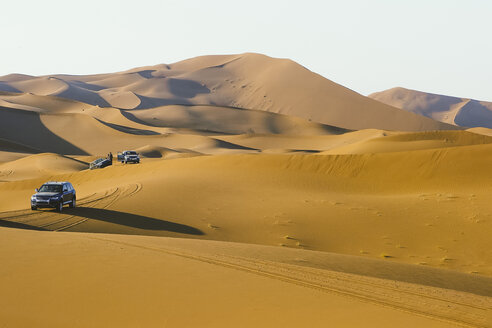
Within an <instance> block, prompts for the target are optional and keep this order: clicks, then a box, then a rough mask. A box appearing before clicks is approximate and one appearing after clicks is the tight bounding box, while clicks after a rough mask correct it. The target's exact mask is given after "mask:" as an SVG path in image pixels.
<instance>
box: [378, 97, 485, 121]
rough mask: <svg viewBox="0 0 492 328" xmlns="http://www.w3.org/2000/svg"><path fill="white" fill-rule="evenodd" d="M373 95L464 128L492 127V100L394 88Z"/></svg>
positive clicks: (414, 111) (403, 107) (383, 100)
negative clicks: (478, 99) (486, 100)
mask: <svg viewBox="0 0 492 328" xmlns="http://www.w3.org/2000/svg"><path fill="white" fill-rule="evenodd" d="M369 97H370V98H373V99H375V100H378V101H380V102H383V103H385V104H388V105H391V106H394V107H397V108H401V109H404V110H406V111H409V112H412V113H416V114H420V115H424V116H427V117H430V118H432V119H434V120H437V121H441V122H445V123H449V124H454V125H457V126H463V127H485V128H492V103H490V102H485V101H477V100H473V99H466V98H458V97H450V96H443V95H437V94H432V93H426V92H421V91H416V90H409V89H405V88H393V89H389V90H385V91H381V92H376V93H373V94H371V95H369Z"/></svg>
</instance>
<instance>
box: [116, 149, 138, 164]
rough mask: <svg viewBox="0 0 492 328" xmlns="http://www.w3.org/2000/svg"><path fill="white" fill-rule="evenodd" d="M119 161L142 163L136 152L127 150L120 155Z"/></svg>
mask: <svg viewBox="0 0 492 328" xmlns="http://www.w3.org/2000/svg"><path fill="white" fill-rule="evenodd" d="M118 161H121V163H125V164H126V163H140V157H139V156H138V154H137V152H136V151H133V150H125V151H124V152H122V153H118Z"/></svg>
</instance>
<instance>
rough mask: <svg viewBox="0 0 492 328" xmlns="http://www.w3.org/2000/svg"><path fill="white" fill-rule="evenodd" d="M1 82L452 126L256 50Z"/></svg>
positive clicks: (160, 101)
mask: <svg viewBox="0 0 492 328" xmlns="http://www.w3.org/2000/svg"><path fill="white" fill-rule="evenodd" d="M0 82H2V83H3V84H4V85H5V86H10V87H11V88H14V89H16V90H20V91H22V92H24V93H32V94H36V95H49V96H52V95H57V96H59V97H62V98H66V99H72V100H77V101H80V102H83V103H86V104H90V105H97V106H101V107H110V106H113V107H118V108H122V109H132V108H139V109H145V108H154V107H158V106H166V105H207V106H208V105H212V106H220V107H236V108H243V109H252V110H260V111H267V112H273V113H280V114H286V115H290V116H296V117H300V118H304V119H306V120H310V121H314V122H319V123H323V124H328V125H334V126H338V127H342V128H348V129H364V128H378V129H386V130H404V131H421V130H436V129H453V127H452V126H449V125H446V124H443V123H439V122H435V121H433V120H430V119H427V118H424V117H422V116H419V115H414V114H411V113H407V112H405V111H402V110H398V109H396V108H394V107H391V106H388V105H384V104H382V103H380V102H377V101H374V100H372V99H370V98H367V97H364V96H362V95H359V94H357V93H355V92H353V91H351V90H349V89H347V88H345V87H342V86H340V85H338V84H336V83H334V82H332V81H329V80H327V79H325V78H323V77H321V76H320V75H317V74H315V73H313V72H311V71H309V70H307V69H306V68H304V67H302V66H301V65H299V64H297V63H295V62H292V61H290V60H285V59H274V58H270V57H267V56H263V55H259V54H251V53H247V54H242V55H230V56H204V57H197V58H193V59H189V60H185V61H183V62H179V63H175V64H172V65H157V66H154V67H143V68H137V69H133V70H130V71H127V72H120V73H114V74H99V75H92V76H91V75H87V76H70V75H53V76H47V77H29V76H19V77H16V78H12V77H9V76H7V77H0ZM7 91H13V90H7Z"/></svg>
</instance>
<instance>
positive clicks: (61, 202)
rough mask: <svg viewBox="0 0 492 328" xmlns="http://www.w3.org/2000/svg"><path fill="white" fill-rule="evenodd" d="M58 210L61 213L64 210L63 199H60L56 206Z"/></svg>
mask: <svg viewBox="0 0 492 328" xmlns="http://www.w3.org/2000/svg"><path fill="white" fill-rule="evenodd" d="M56 210H57V211H58V212H60V213H61V211H63V201H60V202H59V203H58V205H57V206H56Z"/></svg>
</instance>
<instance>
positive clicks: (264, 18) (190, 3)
mask: <svg viewBox="0 0 492 328" xmlns="http://www.w3.org/2000/svg"><path fill="white" fill-rule="evenodd" d="M0 8H1V12H0V31H1V34H0V35H1V37H0V54H1V55H0V75H6V74H9V73H24V74H31V75H46V74H54V73H67V74H91V73H102V72H115V71H121V70H126V69H129V68H133V67H136V66H146V65H155V64H160V63H168V64H169V63H173V62H176V61H180V60H183V59H186V58H190V57H195V56H199V55H209V54H234V53H243V52H258V53H263V54H266V55H269V56H272V57H282V58H290V59H293V60H295V61H297V62H298V63H300V64H301V65H303V66H305V67H307V68H309V69H310V70H312V71H314V72H316V73H319V74H321V75H323V76H324V77H326V78H328V79H330V80H332V81H335V82H337V83H340V84H342V85H344V86H346V87H348V88H350V89H352V90H355V91H357V92H359V93H362V94H364V95H367V94H369V93H371V92H375V91H381V90H384V89H388V88H391V87H395V86H402V87H406V88H410V89H417V90H421V91H427V92H433V93H440V94H446V95H453V96H459V97H467V98H474V99H478V100H486V101H492V42H491V37H492V25H491V21H492V1H490V0H466V1H465V0H459V1H458V0H447V1H446V0H425V1H424V0H343V1H342V0H339V1H331V0H326V1H321V0H320V1H312V0H303V1H288V0H283V1H268V0H262V1H257V0H248V1H232V0H229V1H227V0H207V1H198V0H181V1H179V0H176V1H173V0H162V1H158V0H138V1H128V0H85V1H73V0H45V1H43V0H6V1H2V4H1V7H0Z"/></svg>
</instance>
